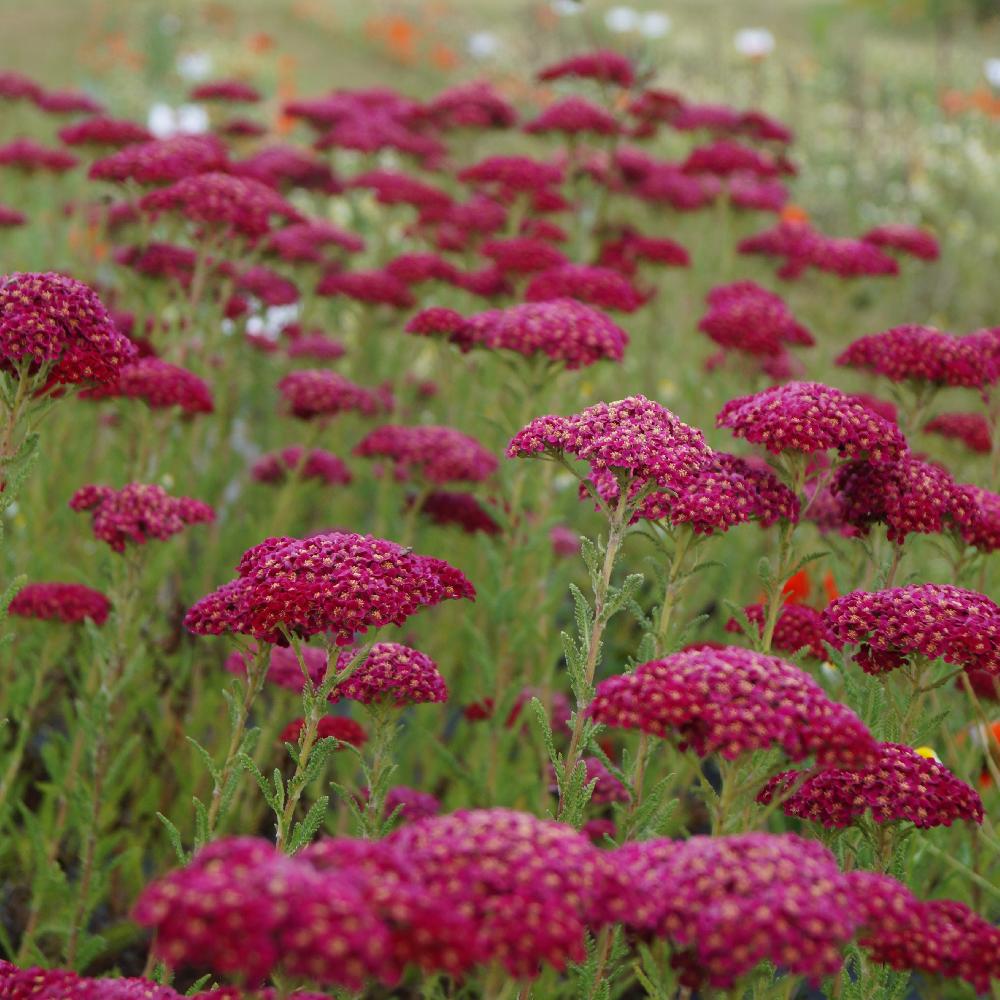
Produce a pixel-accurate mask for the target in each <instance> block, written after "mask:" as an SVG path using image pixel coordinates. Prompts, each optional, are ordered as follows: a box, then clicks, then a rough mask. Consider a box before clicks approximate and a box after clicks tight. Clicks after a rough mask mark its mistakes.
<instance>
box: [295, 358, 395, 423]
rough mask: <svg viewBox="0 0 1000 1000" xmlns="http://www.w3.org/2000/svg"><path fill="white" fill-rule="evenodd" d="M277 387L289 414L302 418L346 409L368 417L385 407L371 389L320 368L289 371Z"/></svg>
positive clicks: (343, 411) (345, 410)
mask: <svg viewBox="0 0 1000 1000" xmlns="http://www.w3.org/2000/svg"><path fill="white" fill-rule="evenodd" d="M278 391H279V392H280V393H281V395H282V397H283V398H284V400H285V403H286V404H287V406H288V408H289V410H290V411H291V412H292V415H293V416H296V417H299V418H300V419H302V420H312V419H314V418H316V417H320V418H325V417H334V416H336V415H337V414H339V413H345V412H347V411H348V410H357V412H358V413H361V414H362V415H363V416H368V417H370V416H374V415H375V414H376V413H378V412H379V410H381V409H385V408H386V407H385V406H384V401H383V399H381V398H380V397H379V396H377V395H376V394H375V393H374V392H372V391H370V390H369V389H363V388H362V387H361V386H360V385H355V384H354V383H353V382H352V381H351V380H350V379H348V378H345V377H344V376H343V375H341V374H339V373H338V372H333V371H328V370H327V369H322V368H315V369H313V368H309V369H303V370H301V371H297V372H290V373H289V374H288V375H285V376H284V377H283V378H282V379H281V381H279V382H278Z"/></svg>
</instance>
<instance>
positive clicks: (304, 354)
mask: <svg viewBox="0 0 1000 1000" xmlns="http://www.w3.org/2000/svg"><path fill="white" fill-rule="evenodd" d="M283 332H284V333H286V334H287V329H286V330H285V331H283ZM285 353H286V354H287V355H288V356H289V357H290V358H309V359H310V360H314V361H336V360H337V359H338V358H342V357H343V356H344V355H345V354H346V353H347V348H346V347H344V345H343V344H342V343H341V342H340V341H339V340H335V339H334V338H333V337H328V336H327V335H326V334H325V333H322V332H321V331H319V330H308V331H306V332H304V333H302V334H300V335H299V336H297V337H292V338H291V343H289V345H288V346H287V347H286V348H285Z"/></svg>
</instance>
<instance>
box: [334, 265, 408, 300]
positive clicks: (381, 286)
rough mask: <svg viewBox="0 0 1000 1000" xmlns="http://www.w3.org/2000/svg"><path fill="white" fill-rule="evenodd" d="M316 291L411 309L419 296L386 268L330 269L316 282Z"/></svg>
mask: <svg viewBox="0 0 1000 1000" xmlns="http://www.w3.org/2000/svg"><path fill="white" fill-rule="evenodd" d="M316 294H317V295H325V296H329V297H331V298H332V297H335V296H338V295H343V296H344V297H345V298H349V299H353V300H354V301H355V302H362V303H365V304H366V305H385V306H391V307H392V308H393V309H410V308H412V307H413V305H414V303H415V302H416V299H415V298H414V297H413V293H412V292H411V291H410V289H409V288H408V287H407V286H406V285H405V284H404V283H403V282H402V281H400V280H399V278H394V277H393V276H392V275H391V274H389V273H388V272H386V271H330V272H328V273H327V274H325V275H324V276H323V277H322V278H321V279H320V281H319V283H318V284H317V285H316Z"/></svg>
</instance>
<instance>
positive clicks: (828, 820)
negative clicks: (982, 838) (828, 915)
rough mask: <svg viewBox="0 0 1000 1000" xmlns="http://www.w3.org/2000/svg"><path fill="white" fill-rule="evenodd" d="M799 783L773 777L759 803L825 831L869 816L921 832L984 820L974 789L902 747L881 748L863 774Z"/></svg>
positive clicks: (834, 772) (838, 773)
mask: <svg viewBox="0 0 1000 1000" xmlns="http://www.w3.org/2000/svg"><path fill="white" fill-rule="evenodd" d="M800 778H801V775H800V774H799V773H798V772H797V771H786V772H785V773H784V774H779V775H777V776H775V777H774V778H772V779H771V780H770V781H769V782H768V783H767V784H766V785H765V786H764V788H763V789H762V790H761V792H760V794H759V795H758V796H757V801H758V802H761V803H763V804H765V805H766V804H768V803H770V802H772V801H774V800H775V798H778V799H780V801H781V808H782V810H783V811H784V813H785V815H786V816H796V817H798V818H799V819H807V820H811V821H812V822H814V823H819V824H821V825H822V826H825V827H843V826H850V825H851V824H852V823H855V822H857V821H858V820H859V819H861V817H862V816H864V815H865V813H866V812H869V811H870V812H871V816H872V819H873V820H874V821H875V822H876V823H894V822H899V821H906V822H909V823H912V824H913V825H914V826H917V827H920V828H921V829H924V830H927V829H930V828H931V827H934V826H951V824H952V823H954V822H955V821H956V820H965V821H967V822H969V823H982V821H983V803H982V799H980V797H979V793H978V792H977V791H976V790H975V789H974V788H971V787H970V786H969V785H967V784H966V783H965V782H964V781H961V780H959V779H958V778H956V777H955V775H953V774H952V773H951V771H949V770H948V768H946V767H945V766H944V765H943V764H940V763H938V762H937V761H936V760H934V759H933V758H930V757H924V756H922V755H921V754H919V753H917V751H916V750H914V749H913V748H912V747H908V746H904V745H902V744H900V743H881V744H879V748H878V759H877V760H876V761H875V763H874V764H872V765H871V766H870V767H866V768H865V769H864V770H862V771H842V770H840V769H838V768H831V769H830V770H828V771H823V772H821V773H820V774H816V775H813V776H812V777H809V778H807V779H806V780H805V781H804V782H802V783H801V784H798V781H799V779H800ZM793 789H794V790H793ZM786 796H787V797H786Z"/></svg>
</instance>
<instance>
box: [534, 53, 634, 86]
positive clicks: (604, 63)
mask: <svg viewBox="0 0 1000 1000" xmlns="http://www.w3.org/2000/svg"><path fill="white" fill-rule="evenodd" d="M566 77H577V78H579V79H585V80H597V81H598V82H600V83H616V84H617V85H618V86H619V87H631V86H632V84H633V83H635V69H634V68H633V66H632V62H631V60H629V59H628V57H627V56H623V55H622V54H621V53H620V52H615V51H613V50H612V49H596V50H595V51H593V52H583V53H581V54H580V55H576V56H570V58H569V59H563V60H562V61H561V62H557V63H553V64H552V65H551V66H546V67H545V68H544V69H542V70H539V72H538V79H539V80H541V81H543V82H544V81H548V80H562V79H565V78H566Z"/></svg>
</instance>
